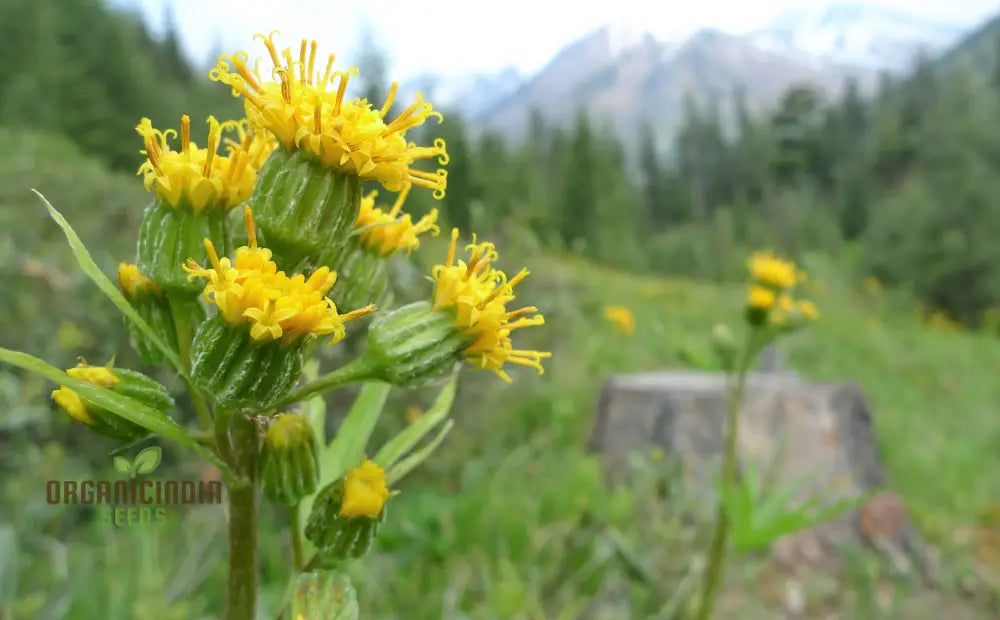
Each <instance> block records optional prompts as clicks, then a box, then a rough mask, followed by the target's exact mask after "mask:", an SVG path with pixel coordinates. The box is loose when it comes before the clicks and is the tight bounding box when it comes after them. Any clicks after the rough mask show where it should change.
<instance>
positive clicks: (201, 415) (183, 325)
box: [167, 296, 212, 430]
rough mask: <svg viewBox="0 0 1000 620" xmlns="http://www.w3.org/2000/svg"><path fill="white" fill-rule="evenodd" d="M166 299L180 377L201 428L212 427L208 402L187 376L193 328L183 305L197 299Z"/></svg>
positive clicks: (193, 302)
mask: <svg viewBox="0 0 1000 620" xmlns="http://www.w3.org/2000/svg"><path fill="white" fill-rule="evenodd" d="M167 301H168V302H169V305H170V318H171V319H173V321H174V333H175V334H177V347H178V349H180V350H179V354H180V357H181V368H182V369H183V370H184V373H183V374H182V375H181V377H182V378H183V379H184V384H185V385H186V386H187V389H188V392H189V393H190V394H191V402H192V403H194V411H195V413H196V414H197V415H198V423H199V424H201V427H202V429H204V430H209V429H211V428H212V414H211V413H209V411H208V404H207V403H206V402H205V397H204V396H203V395H202V394H201V390H199V389H198V388H196V387H195V386H194V384H193V383H191V380H190V378H189V377H188V375H189V373H190V372H191V340H192V339H193V338H194V330H193V328H192V326H191V321H190V320H189V319H190V314H189V313H188V308H187V307H185V306H187V305H189V304H196V303H198V300H197V299H194V300H187V299H180V298H178V297H176V296H171V297H169V298H168V299H167Z"/></svg>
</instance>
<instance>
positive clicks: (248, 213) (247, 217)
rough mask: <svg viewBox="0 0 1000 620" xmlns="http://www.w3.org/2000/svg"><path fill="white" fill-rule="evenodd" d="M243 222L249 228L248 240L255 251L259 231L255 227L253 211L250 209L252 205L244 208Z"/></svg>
mask: <svg viewBox="0 0 1000 620" xmlns="http://www.w3.org/2000/svg"><path fill="white" fill-rule="evenodd" d="M243 222H244V223H245V224H246V227H247V240H248V241H249V242H250V247H251V248H252V249H254V250H256V249H257V230H256V229H255V228H254V225H253V211H252V210H251V209H250V205H247V206H245V207H243Z"/></svg>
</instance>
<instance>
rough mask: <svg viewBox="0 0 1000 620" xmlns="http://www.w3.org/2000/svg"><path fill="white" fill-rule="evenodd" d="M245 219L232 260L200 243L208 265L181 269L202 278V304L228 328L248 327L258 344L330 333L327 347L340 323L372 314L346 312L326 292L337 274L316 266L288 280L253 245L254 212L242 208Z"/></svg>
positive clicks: (335, 337) (268, 253) (336, 339)
mask: <svg viewBox="0 0 1000 620" xmlns="http://www.w3.org/2000/svg"><path fill="white" fill-rule="evenodd" d="M245 221H246V228H247V234H248V237H249V243H250V245H249V246H243V247H241V248H239V249H237V250H236V255H235V260H233V261H230V260H229V258H222V259H220V258H219V256H218V254H216V252H215V247H214V246H213V245H212V242H211V241H210V240H208V239H205V249H206V250H207V251H208V256H209V259H210V260H211V264H212V266H211V267H209V268H207V269H206V268H203V267H202V266H201V265H199V264H198V263H196V262H195V261H194V260H193V259H188V262H187V264H186V265H185V266H184V270H185V271H186V272H187V273H188V277H189V278H205V279H206V280H208V285H207V286H205V293H204V296H205V301H208V302H209V303H212V304H215V305H216V306H218V308H219V312H220V313H221V314H222V316H223V318H225V320H226V322H227V323H229V324H230V325H244V324H248V325H249V326H250V337H251V338H253V339H254V340H256V341H257V342H268V341H271V340H277V339H278V338H281V339H282V342H285V343H289V342H292V341H294V340H297V339H299V338H302V337H305V336H307V335H308V336H325V335H330V336H331V338H330V344H333V343H335V342H339V341H340V340H342V339H343V338H344V336H345V329H344V323H346V322H348V321H353V320H354V319H357V318H360V317H362V316H364V315H366V314H368V313H370V312H372V311H373V310H375V306H372V305H369V306H366V307H364V308H361V309H359V310H353V311H351V312H348V313H346V314H338V312H337V307H336V305H334V303H333V301H331V300H330V299H329V298H328V297H325V295H326V293H327V292H328V291H329V290H330V288H331V287H332V286H333V284H334V282H336V281H337V274H336V273H335V272H332V271H330V269H329V268H328V267H320V268H319V269H317V270H316V271H314V272H313V273H312V275H311V276H309V279H306V277H305V276H304V275H302V274H295V275H294V276H292V277H289V276H287V275H285V272H284V271H278V266H277V265H276V264H275V263H274V261H272V260H271V251H270V250H268V249H267V248H261V247H258V246H257V235H256V232H255V229H254V223H253V213H252V212H251V211H250V207H247V208H246V211H245Z"/></svg>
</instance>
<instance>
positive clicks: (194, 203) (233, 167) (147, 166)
mask: <svg viewBox="0 0 1000 620" xmlns="http://www.w3.org/2000/svg"><path fill="white" fill-rule="evenodd" d="M136 131H137V132H139V135H141V136H142V138H143V141H144V142H145V146H146V148H145V149H144V150H142V151H140V153H142V154H143V155H145V156H146V161H144V162H143V163H142V165H141V166H139V172H138V174H140V175H143V180H144V183H145V186H146V190H153V189H154V188H155V191H156V194H157V195H158V196H159V197H160V198H161V199H163V200H164V201H165V202H166V203H167V204H169V205H171V206H173V207H179V206H181V205H185V204H186V205H188V206H190V208H191V209H192V210H194V211H195V212H196V213H197V212H199V211H201V210H202V209H205V208H208V207H221V208H223V209H231V208H233V207H235V206H237V205H239V204H240V203H242V202H243V201H245V200H246V199H247V198H249V197H250V194H251V192H252V191H253V187H254V184H255V183H256V182H257V169H258V168H260V165H261V164H262V163H263V162H264V159H266V158H267V156H268V155H269V154H270V153H271V151H272V150H274V147H275V146H276V142H275V141H274V139H273V138H271V137H270V136H268V135H267V134H261V133H257V132H254V131H251V130H250V129H249V126H248V125H247V123H246V122H245V121H228V122H225V123H221V124H220V123H219V122H218V121H217V120H215V118H214V117H211V116H210V117H208V138H207V141H206V146H205V148H198V145H197V144H195V143H194V142H192V141H191V119H190V118H189V117H188V116H186V115H185V116H182V117H181V130H180V142H181V144H180V150H179V151H173V150H171V149H170V145H168V144H167V138H168V137H170V136H171V135H173V136H174V137H176V136H177V135H178V133H177V132H176V131H175V130H173V129H167V130H166V131H161V130H159V129H155V128H153V124H152V122H151V121H150V120H149V119H148V118H144V119H142V121H140V123H139V125H138V126H137V127H136ZM223 131H232V132H235V133H236V135H237V140H232V139H229V138H227V139H226V140H225V142H226V150H227V151H228V155H220V154H219V153H218V150H219V145H220V143H221V142H222V140H223V138H222V132H223Z"/></svg>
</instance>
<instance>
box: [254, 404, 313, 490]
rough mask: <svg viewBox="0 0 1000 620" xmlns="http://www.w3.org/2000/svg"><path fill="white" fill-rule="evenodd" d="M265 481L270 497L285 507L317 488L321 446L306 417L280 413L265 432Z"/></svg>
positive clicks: (265, 487)
mask: <svg viewBox="0 0 1000 620" xmlns="http://www.w3.org/2000/svg"><path fill="white" fill-rule="evenodd" d="M262 480H263V482H264V493H265V494H266V495H267V498H268V499H269V500H271V501H272V502H274V503H276V504H283V505H285V506H295V505H296V504H298V503H299V500H301V499H302V498H303V497H305V496H306V495H309V494H311V493H312V492H313V491H315V490H316V483H317V482H318V480H319V446H318V445H317V441H316V435H315V434H314V433H313V429H312V427H311V426H310V425H309V421H308V420H307V419H306V418H305V417H304V416H302V415H299V414H297V413H281V414H278V415H277V416H276V417H275V418H274V419H273V420H271V422H270V424H269V425H268V427H267V433H266V434H265V435H264V469H263V473H262Z"/></svg>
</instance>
